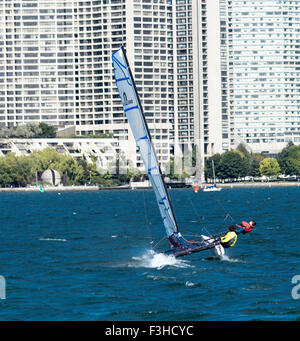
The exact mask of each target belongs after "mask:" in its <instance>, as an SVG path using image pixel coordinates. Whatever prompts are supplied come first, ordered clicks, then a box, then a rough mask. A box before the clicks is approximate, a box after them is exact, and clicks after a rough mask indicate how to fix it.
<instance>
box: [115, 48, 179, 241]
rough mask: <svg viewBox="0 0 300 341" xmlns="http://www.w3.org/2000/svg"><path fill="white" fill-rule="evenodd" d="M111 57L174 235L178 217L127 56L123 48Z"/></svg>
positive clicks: (169, 232)
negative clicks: (173, 207) (174, 210)
mask: <svg viewBox="0 0 300 341" xmlns="http://www.w3.org/2000/svg"><path fill="white" fill-rule="evenodd" d="M112 61H113V68H114V73H115V81H116V84H117V87H118V90H119V94H120V97H121V100H122V104H123V108H124V112H125V114H126V117H127V120H128V123H129V125H130V128H131V130H132V133H133V136H134V138H135V140H136V144H137V146H138V149H139V152H140V154H141V157H142V159H143V162H144V166H145V168H146V170H147V173H148V177H149V180H150V182H151V184H152V187H153V190H154V192H155V196H156V200H157V203H158V207H159V210H160V213H161V216H162V219H163V223H164V226H165V228H166V233H167V235H168V236H171V235H174V233H175V234H176V235H177V232H178V227H177V223H176V219H175V216H174V212H173V209H172V206H171V202H170V199H169V196H168V192H167V189H166V187H165V183H164V181H163V178H162V174H161V170H160V167H159V163H158V161H157V158H156V154H155V150H154V147H153V145H152V142H151V136H150V133H149V129H148V126H147V123H146V120H145V116H144V113H143V109H142V106H141V103H140V99H139V96H138V94H137V90H136V87H135V83H134V79H133V76H132V73H131V71H130V67H129V64H128V61H127V58H126V54H125V50H124V49H123V48H120V49H119V50H117V51H116V52H114V53H113V55H112ZM179 235H180V234H179Z"/></svg>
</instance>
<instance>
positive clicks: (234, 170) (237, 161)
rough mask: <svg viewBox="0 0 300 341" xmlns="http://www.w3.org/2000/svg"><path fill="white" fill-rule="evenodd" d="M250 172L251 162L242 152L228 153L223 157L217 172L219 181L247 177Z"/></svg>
mask: <svg viewBox="0 0 300 341" xmlns="http://www.w3.org/2000/svg"><path fill="white" fill-rule="evenodd" d="M248 171H249V160H248V159H247V158H246V157H242V156H241V153H240V152H237V151H234V150H233V151H228V152H225V153H224V154H222V155H221V159H220V162H219V165H218V168H217V171H216V177H217V178H219V179H237V178H242V177H245V176H246V175H247V174H248Z"/></svg>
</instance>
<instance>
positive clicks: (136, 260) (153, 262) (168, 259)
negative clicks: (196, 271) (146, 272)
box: [129, 250, 192, 270]
mask: <svg viewBox="0 0 300 341" xmlns="http://www.w3.org/2000/svg"><path fill="white" fill-rule="evenodd" d="M132 261H133V262H132V263H130V264H129V266H131V267H136V268H138V267H143V268H156V269H158V270H160V269H162V268H164V267H165V266H173V267H176V268H189V267H192V266H191V265H190V264H189V263H188V261H186V260H183V259H178V258H175V257H174V256H168V255H164V254H162V253H156V252H155V251H153V250H148V251H147V252H146V253H145V254H143V255H142V256H140V257H132Z"/></svg>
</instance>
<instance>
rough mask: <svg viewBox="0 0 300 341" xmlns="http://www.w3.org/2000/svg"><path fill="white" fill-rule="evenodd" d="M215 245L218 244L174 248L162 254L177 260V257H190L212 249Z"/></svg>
mask: <svg viewBox="0 0 300 341" xmlns="http://www.w3.org/2000/svg"><path fill="white" fill-rule="evenodd" d="M217 244H218V243H212V244H209V245H203V243H201V244H198V245H192V246H188V247H186V248H180V247H176V248H173V249H170V250H167V251H165V252H163V254H165V255H168V256H174V257H176V258H178V257H183V256H187V255H191V254H192V253H196V252H200V251H205V250H209V249H213V248H214V247H215V246H216V245H217Z"/></svg>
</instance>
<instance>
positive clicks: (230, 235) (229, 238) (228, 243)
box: [220, 225, 237, 248]
mask: <svg viewBox="0 0 300 341" xmlns="http://www.w3.org/2000/svg"><path fill="white" fill-rule="evenodd" d="M228 230H229V231H228V232H227V233H226V234H225V236H223V237H221V238H220V243H221V245H222V246H223V247H224V248H228V247H232V246H234V244H235V243H236V241H237V234H236V232H235V226H234V225H230V226H228Z"/></svg>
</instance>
